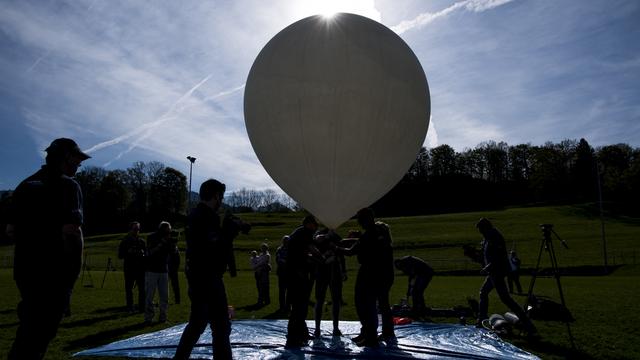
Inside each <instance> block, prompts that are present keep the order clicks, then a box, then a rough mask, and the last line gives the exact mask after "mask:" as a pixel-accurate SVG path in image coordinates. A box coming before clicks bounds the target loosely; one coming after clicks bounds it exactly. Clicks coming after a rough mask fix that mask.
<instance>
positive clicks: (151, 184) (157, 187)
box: [0, 161, 298, 238]
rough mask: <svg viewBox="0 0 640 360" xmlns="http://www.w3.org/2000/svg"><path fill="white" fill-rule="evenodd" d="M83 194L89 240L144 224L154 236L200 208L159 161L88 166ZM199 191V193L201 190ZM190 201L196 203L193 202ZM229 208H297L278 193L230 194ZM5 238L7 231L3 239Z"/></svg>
mask: <svg viewBox="0 0 640 360" xmlns="http://www.w3.org/2000/svg"><path fill="white" fill-rule="evenodd" d="M75 179H76V181H78V183H79V184H80V186H81V188H82V194H83V201H84V221H85V222H84V225H83V230H84V232H85V234H86V235H93V234H104V233H113V232H125V231H127V227H128V224H129V223H130V222H131V221H139V222H140V223H141V224H142V227H143V229H142V230H143V231H153V230H155V227H156V226H157V225H158V224H159V223H160V221H169V222H171V223H172V224H181V223H183V222H184V217H185V215H186V213H187V207H188V206H189V200H190V201H191V204H192V205H193V206H195V204H197V202H198V201H199V197H198V194H197V192H192V193H191V194H189V193H188V190H187V181H188V179H187V177H186V176H185V175H184V174H183V173H182V172H180V171H179V170H176V169H174V168H172V167H168V166H165V165H164V164H163V163H161V162H158V161H151V162H146V163H145V162H141V161H139V162H135V163H134V164H133V165H132V166H131V167H129V168H127V169H125V170H122V169H116V170H105V169H103V168H100V167H95V166H88V167H85V168H83V170H82V171H80V172H78V173H77V174H76V176H75ZM196 190H197V188H196ZM189 197H190V198H191V199H189ZM10 201H11V191H3V192H2V193H1V194H0V225H1V226H2V229H4V224H6V220H5V219H6V218H7V217H6V215H7V211H9V206H10ZM224 206H225V207H226V208H229V209H231V210H232V211H233V212H250V211H264V212H285V211H291V209H298V205H297V204H296V202H295V201H293V200H292V199H291V198H290V197H288V196H287V195H285V194H279V193H277V192H276V191H275V190H272V189H267V190H263V191H261V190H251V189H245V188H243V189H240V190H238V191H233V192H230V193H228V194H226V196H225V199H224ZM3 236H4V231H2V234H1V235H0V238H2V237H3Z"/></svg>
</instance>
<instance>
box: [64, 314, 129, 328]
mask: <svg viewBox="0 0 640 360" xmlns="http://www.w3.org/2000/svg"><path fill="white" fill-rule="evenodd" d="M133 315H136V314H129V313H118V314H111V315H105V316H99V317H93V318H89V319H82V320H75V321H69V322H63V323H62V324H60V327H61V328H65V329H66V328H74V327H79V326H91V325H95V324H96V323H99V322H101V321H107V320H115V319H120V318H124V317H128V316H133Z"/></svg>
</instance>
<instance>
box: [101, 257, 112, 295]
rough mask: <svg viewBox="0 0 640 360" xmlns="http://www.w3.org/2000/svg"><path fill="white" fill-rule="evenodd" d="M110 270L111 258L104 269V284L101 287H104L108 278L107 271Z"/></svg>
mask: <svg viewBox="0 0 640 360" xmlns="http://www.w3.org/2000/svg"><path fill="white" fill-rule="evenodd" d="M109 270H111V258H109V260H107V268H106V269H104V276H103V277H102V285H101V286H100V289H103V288H104V281H105V280H106V279H107V272H109Z"/></svg>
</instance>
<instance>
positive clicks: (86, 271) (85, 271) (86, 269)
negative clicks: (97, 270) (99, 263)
mask: <svg viewBox="0 0 640 360" xmlns="http://www.w3.org/2000/svg"><path fill="white" fill-rule="evenodd" d="M84 274H87V281H88V282H87V283H86V284H85V282H84ZM80 284H82V286H84V287H88V288H92V287H93V278H92V277H91V269H90V268H89V265H87V253H86V252H85V253H84V259H83V260H82V276H81V277H80Z"/></svg>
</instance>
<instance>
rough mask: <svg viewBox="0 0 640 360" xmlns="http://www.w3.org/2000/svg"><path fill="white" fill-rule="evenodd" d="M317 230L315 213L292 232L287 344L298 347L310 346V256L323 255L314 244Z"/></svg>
mask: <svg viewBox="0 0 640 360" xmlns="http://www.w3.org/2000/svg"><path fill="white" fill-rule="evenodd" d="M317 230H318V222H317V221H316V218H315V217H313V216H312V215H308V216H306V217H305V218H304V219H303V220H302V225H301V226H299V227H298V228H296V229H295V230H294V231H293V233H291V235H289V248H288V251H287V259H286V261H287V276H288V280H287V281H288V283H289V284H292V285H294V284H295V286H291V287H290V288H289V301H290V303H291V312H290V313H289V323H288V324H287V342H286V345H285V347H287V348H297V347H302V346H306V345H307V341H308V340H309V339H310V338H311V337H310V336H309V328H308V327H307V323H306V319H307V312H308V308H309V296H310V295H311V264H310V259H311V258H313V257H315V258H318V259H322V258H323V257H322V254H320V253H319V252H318V250H317V249H316V248H315V247H314V246H313V235H314V234H315V232H316V231H317Z"/></svg>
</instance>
